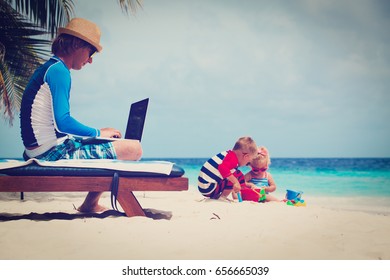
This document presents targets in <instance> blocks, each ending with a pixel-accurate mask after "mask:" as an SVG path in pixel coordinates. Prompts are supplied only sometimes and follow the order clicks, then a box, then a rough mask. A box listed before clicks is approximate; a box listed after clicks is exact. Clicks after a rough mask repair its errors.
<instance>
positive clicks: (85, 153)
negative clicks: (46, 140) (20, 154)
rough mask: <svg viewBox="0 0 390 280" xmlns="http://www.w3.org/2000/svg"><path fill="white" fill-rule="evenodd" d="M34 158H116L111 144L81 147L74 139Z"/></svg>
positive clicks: (53, 159)
mask: <svg viewBox="0 0 390 280" xmlns="http://www.w3.org/2000/svg"><path fill="white" fill-rule="evenodd" d="M36 158H37V159H41V160H47V161H56V160H60V159H116V158H117V156H116V153H115V149H114V146H113V145H112V142H107V143H101V144H86V145H83V144H82V143H80V142H79V141H77V140H75V139H67V140H65V142H64V143H62V144H60V145H57V146H55V147H53V148H51V149H50V150H48V151H47V152H45V153H43V154H42V155H39V156H37V157H36Z"/></svg>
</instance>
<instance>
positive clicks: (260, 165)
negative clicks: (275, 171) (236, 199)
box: [241, 146, 280, 202]
mask: <svg viewBox="0 0 390 280" xmlns="http://www.w3.org/2000/svg"><path fill="white" fill-rule="evenodd" d="M270 164H271V158H270V155H269V152H268V150H267V148H266V147H264V146H262V147H259V149H258V155H257V157H255V158H254V159H253V160H252V161H251V162H250V167H251V171H249V172H248V173H246V174H245V181H246V182H247V183H246V187H245V188H242V189H241V196H242V199H243V200H249V201H255V202H265V201H267V202H268V201H280V200H279V199H277V198H276V197H274V196H273V195H271V194H269V193H271V192H274V191H275V190H276V184H275V181H274V179H273V178H272V175H271V173H269V172H267V170H268V167H269V165H270ZM263 193H264V194H263Z"/></svg>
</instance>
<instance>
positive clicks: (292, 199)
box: [283, 190, 306, 207]
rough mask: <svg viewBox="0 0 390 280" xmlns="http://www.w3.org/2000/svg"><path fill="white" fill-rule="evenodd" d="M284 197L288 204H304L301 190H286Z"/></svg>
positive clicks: (298, 205)
mask: <svg viewBox="0 0 390 280" xmlns="http://www.w3.org/2000/svg"><path fill="white" fill-rule="evenodd" d="M286 191H287V192H286V199H284V200H283V201H284V202H286V204H287V205H289V206H297V207H300V206H306V202H305V201H304V200H303V199H302V194H303V192H301V191H294V190H286Z"/></svg>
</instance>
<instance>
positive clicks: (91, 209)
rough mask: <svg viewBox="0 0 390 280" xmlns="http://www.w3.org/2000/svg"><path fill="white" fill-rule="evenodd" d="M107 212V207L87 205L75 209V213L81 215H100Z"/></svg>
mask: <svg viewBox="0 0 390 280" xmlns="http://www.w3.org/2000/svg"><path fill="white" fill-rule="evenodd" d="M107 210H109V209H108V208H107V207H105V206H102V205H99V204H96V205H94V206H88V205H84V204H83V205H81V206H80V207H79V208H77V211H79V212H81V213H102V212H105V211H107Z"/></svg>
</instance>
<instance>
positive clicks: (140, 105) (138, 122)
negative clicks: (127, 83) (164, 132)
mask: <svg viewBox="0 0 390 280" xmlns="http://www.w3.org/2000/svg"><path fill="white" fill-rule="evenodd" d="M148 103H149V98H146V99H144V100H141V101H138V102H135V103H133V104H131V107H130V113H129V119H128V121H127V128H126V134H125V139H134V140H139V141H141V138H142V133H143V130H144V124H145V118H146V111H147V109H148Z"/></svg>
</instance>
